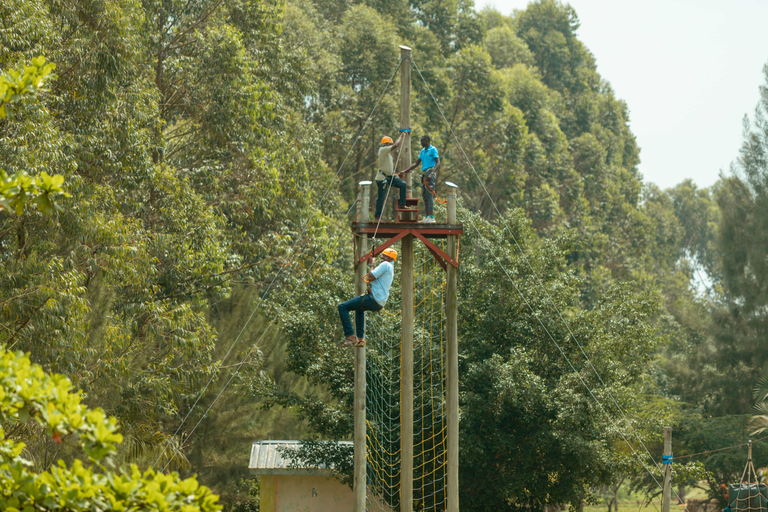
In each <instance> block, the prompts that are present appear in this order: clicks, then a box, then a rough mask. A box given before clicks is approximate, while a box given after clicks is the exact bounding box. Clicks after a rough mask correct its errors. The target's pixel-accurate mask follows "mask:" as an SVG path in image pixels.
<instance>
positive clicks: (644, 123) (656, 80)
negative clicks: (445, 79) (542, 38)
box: [475, 0, 768, 188]
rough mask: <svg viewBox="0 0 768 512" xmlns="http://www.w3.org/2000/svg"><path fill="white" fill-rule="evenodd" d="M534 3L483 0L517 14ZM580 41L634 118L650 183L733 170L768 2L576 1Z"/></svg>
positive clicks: (480, 0) (763, 54)
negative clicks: (732, 165) (518, 10)
mask: <svg viewBox="0 0 768 512" xmlns="http://www.w3.org/2000/svg"><path fill="white" fill-rule="evenodd" d="M528 3H529V2H528V0H475V5H476V8H477V10H478V11H479V10H481V9H482V8H483V7H485V6H490V7H494V8H495V9H496V10H498V11H500V12H501V13H502V14H506V15H509V14H511V13H512V11H513V10H515V9H523V8H525V6H526V5H527V4H528ZM563 3H569V4H570V5H571V6H573V8H574V9H575V10H576V13H577V14H578V15H579V20H580V22H581V27H580V28H579V30H578V31H577V36H578V37H579V39H580V40H581V41H582V42H583V43H584V44H585V45H586V47H587V48H588V49H589V50H590V51H591V52H592V54H593V55H594V56H595V60H596V61H597V71H598V72H599V73H600V75H601V76H602V77H603V78H604V79H605V80H607V81H608V82H610V84H611V86H612V87H613V90H614V92H615V94H616V96H617V97H618V98H620V99H622V100H624V101H625V102H626V103H627V105H628V107H629V111H630V117H629V118H630V128H631V129H632V132H633V133H634V134H635V137H637V141H638V144H639V146H640V148H641V151H640V158H641V163H640V172H641V173H642V174H643V176H644V179H645V181H651V182H654V183H656V184H657V185H659V186H661V187H662V188H667V187H671V186H674V185H676V184H677V183H679V182H681V181H683V180H684V179H686V178H692V179H693V180H694V182H695V183H696V184H697V185H699V186H701V187H708V186H710V185H712V184H713V183H714V182H715V181H717V179H718V174H719V173H720V171H721V170H722V171H724V172H725V173H726V174H728V172H729V167H730V163H731V162H732V161H734V160H735V159H736V158H737V157H738V151H739V147H740V146H741V141H742V119H743V117H744V115H745V114H747V115H748V116H749V117H750V119H753V118H754V111H755V107H756V106H757V103H758V100H759V97H760V91H759V87H760V86H761V85H764V77H763V72H762V69H763V66H764V65H765V64H766V63H767V62H768V30H767V29H766V24H767V23H768V0H687V1H686V0H631V1H630V0H570V1H568V2H565V1H564V2H563Z"/></svg>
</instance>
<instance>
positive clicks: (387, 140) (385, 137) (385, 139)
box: [381, 135, 395, 144]
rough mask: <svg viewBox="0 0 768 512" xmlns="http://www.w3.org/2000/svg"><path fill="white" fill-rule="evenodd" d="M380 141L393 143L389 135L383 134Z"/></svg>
mask: <svg viewBox="0 0 768 512" xmlns="http://www.w3.org/2000/svg"><path fill="white" fill-rule="evenodd" d="M381 143H382V144H394V143H395V141H393V140H392V137H389V136H387V135H385V136H383V137H382V138H381Z"/></svg>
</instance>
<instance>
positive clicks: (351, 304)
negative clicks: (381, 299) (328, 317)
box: [339, 294, 381, 338]
mask: <svg viewBox="0 0 768 512" xmlns="http://www.w3.org/2000/svg"><path fill="white" fill-rule="evenodd" d="M380 309H381V306H380V305H379V303H378V302H376V301H375V300H374V298H373V295H370V294H365V295H360V296H359V297H355V298H354V299H352V300H348V301H347V302H343V303H341V304H339V316H340V317H341V325H342V327H343V328H344V336H351V335H352V334H355V336H357V337H358V338H364V337H365V312H366V311H379V310H380ZM350 311H354V312H355V330H356V331H357V332H356V333H354V332H353V331H352V320H350V318H349V312H350Z"/></svg>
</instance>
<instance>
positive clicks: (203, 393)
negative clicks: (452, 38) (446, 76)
mask: <svg viewBox="0 0 768 512" xmlns="http://www.w3.org/2000/svg"><path fill="white" fill-rule="evenodd" d="M402 60H403V59H402V58H400V59H399V60H398V63H397V66H395V70H394V71H393V73H392V76H390V77H389V81H387V84H386V85H385V86H384V89H383V90H382V91H381V94H380V95H379V98H378V99H377V100H376V103H375V104H374V106H373V109H372V110H371V113H370V114H369V115H368V118H367V119H366V120H365V123H363V126H362V127H361V128H360V130H358V132H357V135H356V137H355V139H354V142H353V143H352V146H350V148H349V150H348V151H347V154H346V155H345V156H344V160H343V161H342V162H341V165H339V168H338V170H337V171H336V173H335V174H334V175H333V179H332V180H331V182H330V183H329V184H328V187H326V189H325V192H324V193H323V195H322V196H321V198H320V201H319V202H318V203H317V208H318V209H320V207H321V206H322V205H323V201H325V198H326V197H327V196H328V193H329V192H330V190H331V187H332V186H333V184H334V183H335V182H336V180H337V178H338V176H339V173H340V172H341V170H342V169H343V168H344V165H346V163H347V160H348V159H349V155H351V154H352V151H353V150H354V149H355V146H357V143H358V142H359V141H360V138H361V134H362V133H363V131H364V130H365V129H366V128H367V127H368V123H370V122H371V119H373V115H374V113H375V112H376V109H377V108H378V107H379V103H381V99H382V98H383V97H384V94H385V93H386V92H387V90H388V89H389V86H390V84H391V83H392V80H394V79H395V76H397V72H398V71H399V70H400V64H401V62H402ZM352 204H353V205H354V203H352ZM351 209H352V208H350V211H351ZM347 214H348V213H347ZM312 219H313V217H309V218H307V219H306V220H305V222H304V225H303V226H302V228H301V231H300V232H299V236H298V238H301V237H303V236H304V233H305V232H306V230H307V228H308V227H309V224H310V222H311V220H312ZM298 257H299V255H298V253H297V254H296V255H295V256H294V258H293V260H292V261H291V262H290V263H289V264H288V265H289V266H292V265H293V264H294V263H295V262H296V260H297V259H298ZM284 269H285V267H284V266H283V267H281V268H280V270H279V271H278V272H277V273H276V274H275V277H274V278H273V279H272V281H271V282H270V283H269V286H267V289H266V290H265V291H264V293H263V294H262V296H261V297H260V298H259V302H258V303H257V304H256V306H254V308H253V311H252V312H251V314H250V316H249V317H248V319H247V320H246V321H245V324H244V325H243V328H242V329H241V330H240V332H239V333H238V335H237V337H236V338H235V340H234V341H233V342H232V344H231V345H230V346H229V348H228V349H227V352H226V353H225V354H224V357H223V358H222V359H221V363H222V364H223V363H224V361H226V359H227V358H228V357H229V354H230V353H231V352H232V349H233V348H234V347H235V345H236V344H237V342H238V341H239V340H240V337H241V336H242V334H243V333H244V332H245V329H246V327H247V326H248V324H249V323H250V322H251V320H252V319H253V316H254V315H255V314H256V311H257V310H258V309H259V307H260V306H261V304H262V302H263V301H264V298H265V297H266V296H267V295H268V294H269V291H270V289H271V288H272V286H273V285H274V284H275V281H277V278H278V277H279V276H280V275H281V274H282V272H283V270H284ZM257 343H258V342H257ZM244 361H245V360H243V361H241V363H240V364H239V365H238V366H237V369H236V370H235V372H237V371H239V369H240V367H241V366H242V364H243V362H244ZM215 378H216V373H215V372H214V374H213V375H211V377H210V379H208V382H207V383H206V384H205V386H204V387H203V390H202V391H201V392H200V393H199V395H198V397H197V399H195V402H194V403H193V404H192V407H190V408H189V411H187V414H186V415H185V416H184V418H183V419H182V420H181V423H180V424H179V426H178V428H177V429H176V431H175V432H174V433H173V435H172V436H171V437H170V439H169V441H168V443H167V444H166V445H165V446H164V447H163V449H162V451H161V452H160V455H159V456H158V457H157V459H156V460H155V462H154V464H152V469H155V466H157V463H158V462H159V461H160V459H161V458H162V457H163V455H164V454H165V450H166V449H167V448H168V447H169V446H170V445H171V440H172V439H175V438H176V436H178V434H179V432H180V431H181V429H182V427H183V426H184V424H185V423H186V421H187V419H188V418H189V416H190V415H191V414H192V411H194V409H195V407H196V406H197V404H198V402H199V401H200V399H201V398H202V397H203V396H204V395H205V392H206V391H207V390H208V387H209V386H210V385H211V383H212V382H213V380H214V379H215ZM213 403H215V401H214V402H213ZM213 403H212V404H211V407H212V406H213ZM208 410H210V407H209V408H208ZM206 412H207V411H206ZM198 424H199V423H198ZM193 432H194V429H193V430H192V431H191V432H190V433H189V435H188V437H190V436H191V435H192V433H193ZM166 467H167V464H166Z"/></svg>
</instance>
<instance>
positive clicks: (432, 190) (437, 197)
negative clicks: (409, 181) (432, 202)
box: [421, 171, 448, 204]
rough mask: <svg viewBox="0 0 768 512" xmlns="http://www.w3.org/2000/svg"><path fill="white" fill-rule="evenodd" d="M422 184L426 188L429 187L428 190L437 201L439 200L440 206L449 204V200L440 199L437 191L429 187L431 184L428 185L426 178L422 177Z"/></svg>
mask: <svg viewBox="0 0 768 512" xmlns="http://www.w3.org/2000/svg"><path fill="white" fill-rule="evenodd" d="M435 172H436V171H435ZM421 183H422V185H424V186H425V187H427V189H428V190H429V191H430V192H432V195H433V196H435V199H437V202H438V203H440V204H445V203H447V202H448V200H447V199H440V197H439V196H438V195H437V192H435V191H434V189H433V188H432V187H430V186H429V183H427V180H425V179H424V176H422V177H421Z"/></svg>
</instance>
